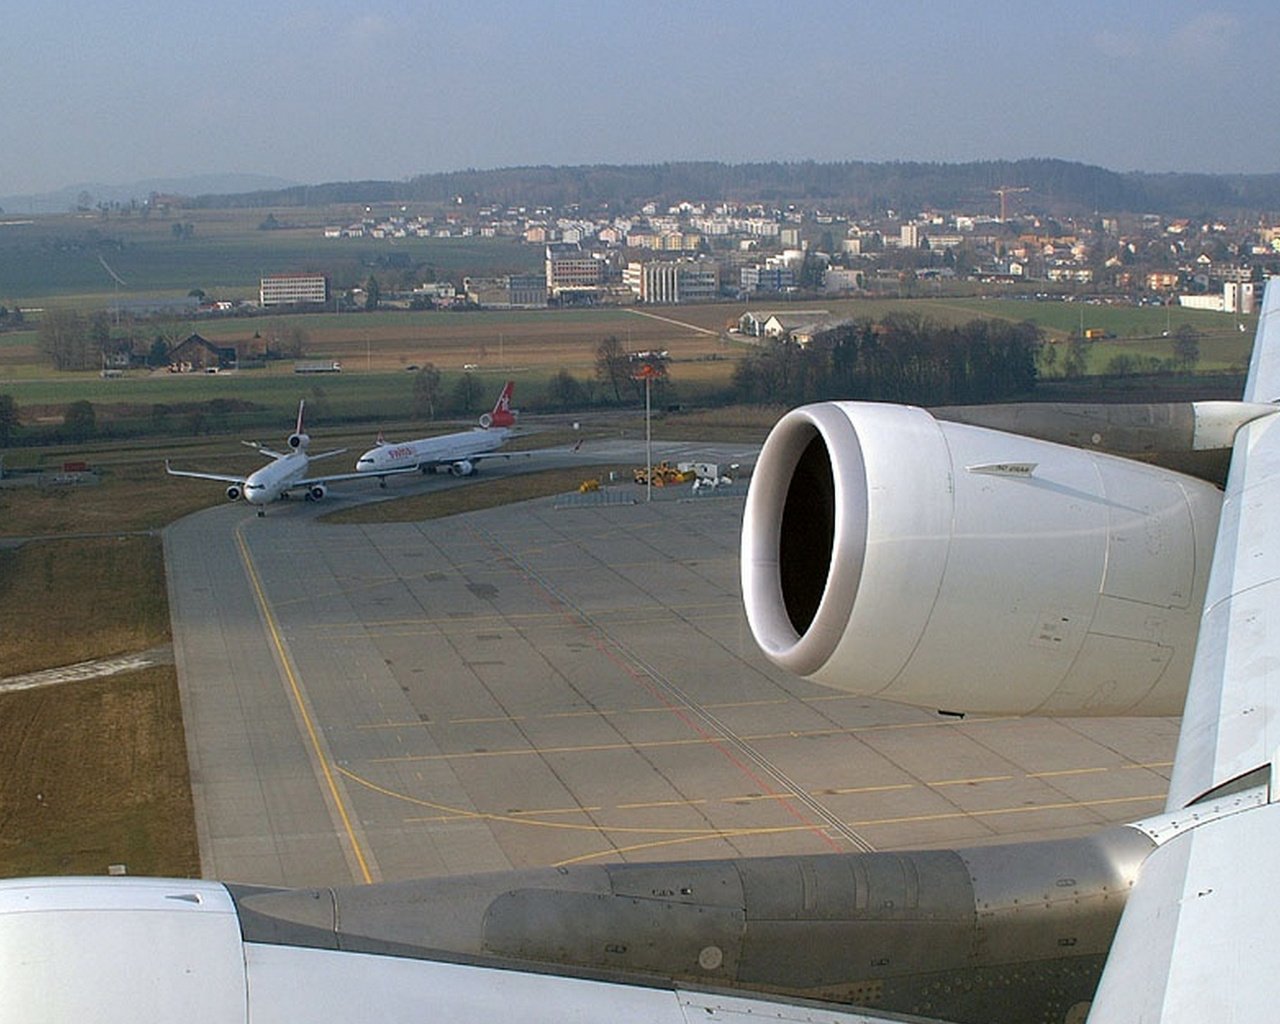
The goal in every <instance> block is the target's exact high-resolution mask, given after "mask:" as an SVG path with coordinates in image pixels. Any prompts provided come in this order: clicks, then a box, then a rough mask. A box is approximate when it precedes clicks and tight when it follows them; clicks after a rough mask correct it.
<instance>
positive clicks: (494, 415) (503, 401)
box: [480, 380, 516, 428]
mask: <svg viewBox="0 0 1280 1024" xmlns="http://www.w3.org/2000/svg"><path fill="white" fill-rule="evenodd" d="M515 386H516V383H515V381H513V380H509V381H507V383H506V384H504V385H503V387H502V393H501V394H499V395H498V400H497V401H496V402H494V403H493V411H492V412H487V413H485V414H484V415H483V416H481V417H480V426H482V427H486V428H488V427H510V426H512V425H513V424H514V423H515V421H516V414H515V413H514V412H512V411H511V393H512V392H513V391H514V390H515Z"/></svg>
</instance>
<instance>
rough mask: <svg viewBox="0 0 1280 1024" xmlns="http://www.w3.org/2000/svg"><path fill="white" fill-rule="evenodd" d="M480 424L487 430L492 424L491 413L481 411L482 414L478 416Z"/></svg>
mask: <svg viewBox="0 0 1280 1024" xmlns="http://www.w3.org/2000/svg"><path fill="white" fill-rule="evenodd" d="M480 426H481V427H482V428H483V429H484V430H488V429H489V428H490V427H491V426H493V416H491V415H490V414H489V413H487V412H486V413H482V414H481V416H480Z"/></svg>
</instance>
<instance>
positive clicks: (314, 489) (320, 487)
mask: <svg viewBox="0 0 1280 1024" xmlns="http://www.w3.org/2000/svg"><path fill="white" fill-rule="evenodd" d="M328 493H329V489H328V488H327V487H325V485H324V484H312V485H311V486H310V487H308V488H307V497H308V498H310V499H311V500H312V501H319V500H320V499H321V498H323V497H324V496H325V495H326V494H328Z"/></svg>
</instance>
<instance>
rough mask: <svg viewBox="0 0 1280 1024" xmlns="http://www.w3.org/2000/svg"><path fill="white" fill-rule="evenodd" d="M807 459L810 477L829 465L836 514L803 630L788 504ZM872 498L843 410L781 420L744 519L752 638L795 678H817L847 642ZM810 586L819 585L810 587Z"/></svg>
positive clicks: (826, 408)
mask: <svg viewBox="0 0 1280 1024" xmlns="http://www.w3.org/2000/svg"><path fill="white" fill-rule="evenodd" d="M815 442H816V443H817V447H816V448H815V447H814V445H815ZM806 452H809V455H808V458H807V461H808V462H809V463H810V465H809V470H811V469H812V468H813V464H814V462H815V460H818V459H825V460H826V461H827V462H828V463H829V468H830V478H831V512H830V530H829V532H828V531H826V530H825V529H823V530H822V531H820V532H821V533H822V536H821V542H822V543H823V544H824V546H827V542H828V537H829V549H828V550H826V551H825V552H822V553H819V554H815V555H814V556H813V558H812V559H811V564H812V565H813V566H825V582H824V584H823V586H822V587H821V588H820V589H821V596H820V599H818V600H817V601H816V602H813V600H812V597H809V598H807V599H806V600H807V601H808V602H809V603H816V608H815V610H813V612H812V614H811V615H810V614H809V613H808V612H806V613H805V614H804V615H801V616H799V617H800V618H801V619H802V620H804V619H807V620H808V621H807V623H806V622H805V621H801V623H800V624H801V625H802V626H804V628H803V630H799V629H797V626H796V622H795V621H793V615H792V611H793V610H794V606H795V598H794V595H793V596H792V602H791V603H792V606H793V608H792V609H789V608H788V597H787V593H786V590H785V588H784V571H783V568H782V566H781V558H782V552H783V550H784V547H783V538H782V530H783V521H784V516H785V514H786V509H787V501H788V496H789V495H790V494H791V491H792V488H793V486H796V485H797V480H796V474H797V470H798V469H799V468H800V466H801V462H802V460H805V459H806V454H805V453H806ZM806 472H807V471H806ZM804 486H807V485H804ZM866 494H867V483H866V468H865V465H864V462H863V455H862V448H861V445H860V444H859V442H858V436H857V433H856V431H855V430H854V428H853V424H852V423H851V422H850V420H849V418H848V416H847V415H846V414H845V412H844V411H843V410H842V409H841V408H840V407H839V406H838V405H833V404H830V403H826V404H819V405H810V406H803V407H801V408H799V409H795V410H793V411H791V412H790V413H788V414H787V415H786V416H784V417H783V418H782V419H781V420H779V422H778V424H777V425H776V426H775V427H774V429H773V432H772V433H770V435H769V438H768V440H767V441H766V442H765V445H764V448H763V449H762V450H761V452H760V458H759V460H758V461H757V462H756V468H755V470H754V472H753V473H752V480H751V487H750V490H749V491H748V493H747V505H746V509H745V511H744V515H743V529H742V552H741V555H742V564H741V571H742V594H743V604H744V606H745V609H746V613H747V620H748V623H749V625H750V627H751V631H752V634H753V635H754V636H755V639H756V642H757V643H758V644H759V645H760V647H761V649H762V650H763V651H764V652H765V654H766V655H768V656H769V658H770V659H771V660H773V661H774V662H775V663H776V664H778V665H779V666H780V667H782V668H785V669H786V670H787V671H789V672H794V673H796V674H798V675H809V674H812V673H813V672H815V671H817V670H818V669H819V668H821V667H822V666H823V665H824V664H825V663H826V662H827V661H828V660H829V659H830V658H831V655H832V654H833V653H834V652H835V649H836V647H837V646H838V644H839V643H840V641H841V639H842V637H843V636H844V631H845V626H846V624H847V623H848V621H849V617H850V615H851V614H852V611H853V604H854V600H855V598H856V597H857V593H858V585H859V582H860V580H861V577H862V564H863V558H864V556H865V549H866V534H867V501H866ZM793 516H794V512H793ZM788 525H789V526H791V525H792V524H791V523H788ZM795 543H797V542H796V541H795V540H794V539H792V540H789V541H788V547H789V548H791V549H792V550H794V544H795ZM824 558H825V561H824ZM814 571H816V570H814ZM793 585H794V584H793V583H792V582H787V583H786V584H785V586H787V587H790V586H793ZM805 586H809V587H812V586H814V583H813V581H812V580H810V581H809V582H808V583H806V584H805Z"/></svg>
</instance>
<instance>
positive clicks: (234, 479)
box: [164, 459, 244, 484]
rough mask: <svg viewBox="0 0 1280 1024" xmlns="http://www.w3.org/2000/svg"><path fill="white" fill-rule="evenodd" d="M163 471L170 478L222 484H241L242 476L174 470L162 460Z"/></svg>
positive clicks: (242, 481)
mask: <svg viewBox="0 0 1280 1024" xmlns="http://www.w3.org/2000/svg"><path fill="white" fill-rule="evenodd" d="M164 471H165V472H166V473H168V474H169V475H170V476H189V477H194V478H195V479H197V480H220V481H222V482H223V483H224V484H243V483H244V477H243V476H231V475H230V474H228V473H197V472H196V471H195V470H192V469H174V468H173V467H172V466H170V465H169V460H168V459H165V460H164Z"/></svg>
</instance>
